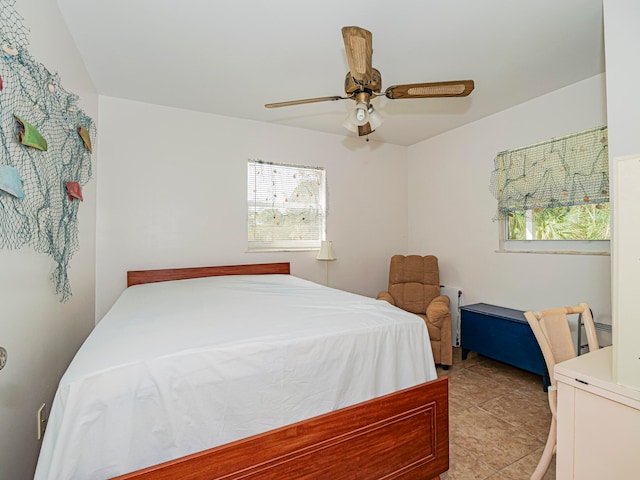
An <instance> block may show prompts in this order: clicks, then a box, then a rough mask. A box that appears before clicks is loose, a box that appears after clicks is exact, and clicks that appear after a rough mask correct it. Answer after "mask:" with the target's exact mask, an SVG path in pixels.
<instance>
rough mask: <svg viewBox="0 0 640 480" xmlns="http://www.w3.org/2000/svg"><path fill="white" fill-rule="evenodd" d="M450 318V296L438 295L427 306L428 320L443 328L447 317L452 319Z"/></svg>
mask: <svg viewBox="0 0 640 480" xmlns="http://www.w3.org/2000/svg"><path fill="white" fill-rule="evenodd" d="M450 318H451V310H449V297H447V296H446V295H438V296H437V297H436V298H434V299H433V300H432V301H431V303H430V304H429V306H428V307H427V320H428V321H429V323H431V324H432V325H433V326H435V327H438V328H441V327H442V325H443V324H444V323H445V321H446V320H447V319H449V320H450ZM449 323H450V321H449Z"/></svg>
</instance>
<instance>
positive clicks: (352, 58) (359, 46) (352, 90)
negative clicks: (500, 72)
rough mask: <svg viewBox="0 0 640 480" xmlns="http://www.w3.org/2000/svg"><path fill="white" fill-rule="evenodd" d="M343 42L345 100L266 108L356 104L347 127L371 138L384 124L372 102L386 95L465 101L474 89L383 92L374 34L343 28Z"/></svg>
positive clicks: (437, 86) (453, 86)
mask: <svg viewBox="0 0 640 480" xmlns="http://www.w3.org/2000/svg"><path fill="white" fill-rule="evenodd" d="M342 38H343V39H344V47H345V50H346V52H347V62H348V63H349V70H350V71H349V72H348V73H347V75H346V77H345V79H344V91H345V94H346V96H332V97H317V98H307V99H303V100H291V101H288V102H278V103H268V104H266V105H265V107H266V108H277V107H288V106H290V105H301V104H304V103H316V102H327V101H335V100H347V99H351V100H355V102H356V108H355V110H353V111H352V112H351V113H350V114H349V116H348V117H347V119H346V120H345V122H344V123H343V125H344V127H345V128H347V129H349V130H351V131H353V132H357V133H358V135H360V136H362V135H368V134H370V133H371V132H373V131H374V130H375V129H376V128H378V127H379V126H380V125H381V124H382V117H381V116H380V115H379V114H378V113H377V112H376V111H375V110H374V108H373V105H371V100H372V99H373V98H375V97H379V96H382V95H384V96H385V97H387V98H388V99H390V100H396V99H399V98H436V97H466V96H467V95H469V94H470V93H471V91H472V90H473V88H474V84H473V80H458V81H449V82H432V83H410V84H406V85H393V86H391V87H387V89H386V90H385V91H384V92H381V88H382V76H381V74H380V71H378V70H377V69H375V68H373V67H372V66H371V58H372V55H373V46H372V35H371V32H370V31H368V30H365V29H364V28H360V27H342Z"/></svg>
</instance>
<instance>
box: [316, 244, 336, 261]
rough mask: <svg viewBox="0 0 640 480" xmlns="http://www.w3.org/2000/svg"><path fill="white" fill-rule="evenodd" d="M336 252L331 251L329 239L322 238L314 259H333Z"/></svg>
mask: <svg viewBox="0 0 640 480" xmlns="http://www.w3.org/2000/svg"><path fill="white" fill-rule="evenodd" d="M335 259H336V254H335V252H334V251H333V243H332V242H331V240H323V241H322V242H321V243H320V251H319V252H318V256H317V257H316V260H335Z"/></svg>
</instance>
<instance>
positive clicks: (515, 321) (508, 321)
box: [460, 303, 549, 391]
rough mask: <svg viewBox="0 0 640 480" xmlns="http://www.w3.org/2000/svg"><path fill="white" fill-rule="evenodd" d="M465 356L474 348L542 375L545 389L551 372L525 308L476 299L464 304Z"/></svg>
mask: <svg viewBox="0 0 640 480" xmlns="http://www.w3.org/2000/svg"><path fill="white" fill-rule="evenodd" d="M460 347H461V348H462V359H463V360H465V359H466V358H467V355H468V354H469V352H470V351H473V352H477V353H479V354H480V355H483V356H485V357H489V358H492V359H494V360H498V361H499V362H503V363H506V364H508V365H513V366H514V367H518V368H522V369H523V370H526V371H528V372H532V373H537V374H538V375H541V376H542V385H543V387H544V390H545V391H546V390H547V387H548V386H549V373H548V372H547V366H546V364H545V363H544V357H543V356H542V351H541V350H540V346H539V345H538V342H537V340H536V337H535V336H534V335H533V331H532V330H531V327H530V326H529V323H528V322H527V319H526V318H524V311H522V310H514V309H512V308H504V307H498V306H496V305H489V304H487V303H476V304H473V305H465V306H462V307H460Z"/></svg>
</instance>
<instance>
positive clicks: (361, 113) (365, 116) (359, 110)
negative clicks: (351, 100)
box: [355, 102, 369, 127]
mask: <svg viewBox="0 0 640 480" xmlns="http://www.w3.org/2000/svg"><path fill="white" fill-rule="evenodd" d="M355 114H356V115H355V124H356V125H358V126H359V127H361V126H362V125H366V124H367V123H369V106H368V105H367V104H366V103H363V102H360V103H357V104H356V110H355Z"/></svg>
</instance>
